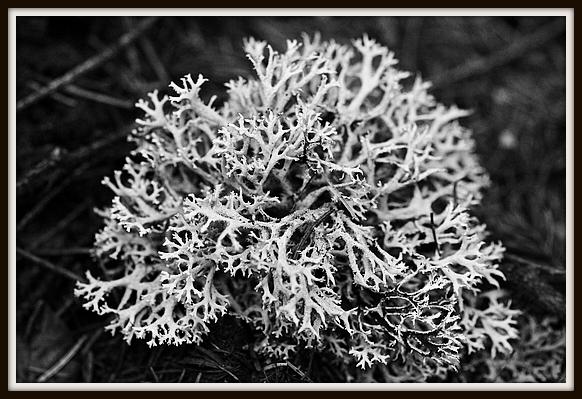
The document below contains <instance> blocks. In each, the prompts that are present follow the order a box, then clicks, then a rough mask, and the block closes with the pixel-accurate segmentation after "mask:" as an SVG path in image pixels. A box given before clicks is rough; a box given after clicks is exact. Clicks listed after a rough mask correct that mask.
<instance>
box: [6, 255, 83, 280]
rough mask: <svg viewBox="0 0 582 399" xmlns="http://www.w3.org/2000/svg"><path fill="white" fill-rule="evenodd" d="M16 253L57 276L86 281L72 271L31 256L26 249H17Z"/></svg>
mask: <svg viewBox="0 0 582 399" xmlns="http://www.w3.org/2000/svg"><path fill="white" fill-rule="evenodd" d="M16 253H17V254H19V255H20V256H22V257H24V258H26V259H28V260H31V261H33V262H34V263H36V264H37V265H40V266H43V267H44V268H45V269H48V270H50V271H53V272H55V273H57V274H60V275H61V276H64V277H66V278H68V279H70V280H73V281H75V282H77V281H86V280H85V278H84V277H81V276H79V275H77V274H76V273H74V272H72V271H70V270H67V269H64V268H62V267H59V266H57V265H55V264H53V263H51V262H49V261H48V260H45V259H42V258H39V257H38V256H36V255H33V254H31V253H30V252H28V251H27V250H25V249H22V248H20V247H16Z"/></svg>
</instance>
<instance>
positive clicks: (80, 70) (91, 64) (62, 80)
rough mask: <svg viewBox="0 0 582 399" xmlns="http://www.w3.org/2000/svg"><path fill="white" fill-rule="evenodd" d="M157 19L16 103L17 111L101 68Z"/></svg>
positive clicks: (144, 22)
mask: <svg viewBox="0 0 582 399" xmlns="http://www.w3.org/2000/svg"><path fill="white" fill-rule="evenodd" d="M157 19H158V17H149V18H146V19H144V20H143V21H141V22H140V23H139V24H138V25H137V26H136V27H135V29H133V30H131V31H130V32H127V33H126V34H124V35H123V36H121V37H120V38H119V40H118V41H117V42H116V43H115V44H113V45H112V46H109V47H107V48H106V49H105V50H103V51H102V52H101V53H99V54H96V55H94V56H93V57H91V58H89V59H88V60H86V61H85V62H83V63H81V64H79V65H77V66H76V67H75V68H73V69H71V70H70V71H69V72H67V73H65V74H64V75H62V76H61V77H59V78H56V79H54V80H53V81H52V82H50V83H49V84H48V85H46V86H45V87H43V88H41V89H39V90H38V91H37V92H35V93H32V94H30V95H29V96H27V97H25V98H23V99H22V100H19V101H18V102H17V103H16V111H17V112H20V111H22V110H24V109H26V108H27V107H29V106H30V105H32V104H34V103H36V102H38V101H39V100H41V99H43V98H44V97H46V96H48V95H49V94H51V93H53V92H54V91H56V90H58V89H59V88H61V87H63V86H64V85H66V84H68V83H71V82H72V81H73V80H75V79H77V78H78V77H79V76H81V75H84V74H85V73H87V72H89V71H91V70H93V69H95V68H97V67H99V66H100V65H101V64H103V63H104V62H106V61H107V60H109V59H110V58H112V57H113V56H114V55H115V54H117V53H118V52H119V50H121V49H123V48H125V47H127V46H128V45H129V44H131V43H133V42H134V41H135V40H136V39H138V38H139V37H140V36H141V35H142V34H143V33H144V32H145V31H146V30H147V29H148V28H149V27H151V26H152V25H153V24H154V22H156V20H157Z"/></svg>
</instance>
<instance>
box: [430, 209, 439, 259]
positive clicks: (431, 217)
mask: <svg viewBox="0 0 582 399" xmlns="http://www.w3.org/2000/svg"><path fill="white" fill-rule="evenodd" d="M434 226H435V225H434V213H432V212H431V213H430V230H431V231H432V239H433V240H434V245H435V246H436V251H437V254H438V255H439V258H440V256H441V250H440V248H439V242H438V240H437V235H436V230H435V228H434Z"/></svg>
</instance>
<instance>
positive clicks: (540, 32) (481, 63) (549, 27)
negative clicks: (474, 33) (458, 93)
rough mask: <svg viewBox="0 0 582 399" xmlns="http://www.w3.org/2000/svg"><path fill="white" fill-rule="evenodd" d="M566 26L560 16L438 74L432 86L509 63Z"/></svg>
mask: <svg viewBox="0 0 582 399" xmlns="http://www.w3.org/2000/svg"><path fill="white" fill-rule="evenodd" d="M565 28H566V23H565V20H564V19H563V18H558V19H557V20H555V21H553V22H550V23H548V24H546V25H544V26H542V27H541V28H539V29H537V30H536V31H535V32H533V33H532V34H530V35H527V36H524V37H521V38H519V39H517V40H515V41H513V42H512V43H511V44H510V45H509V46H507V47H505V48H503V49H501V50H498V51H496V52H494V53H492V54H491V55H489V56H488V57H478V58H475V59H472V60H469V61H467V62H465V63H464V64H462V65H459V66H458V67H455V68H453V69H452V70H449V71H446V72H444V73H443V74H441V75H439V76H436V77H435V78H433V79H431V80H432V83H433V84H432V87H433V88H440V87H444V86H447V85H450V84H453V83H456V82H459V81H461V80H465V79H467V78H470V77H473V76H475V75H482V74H484V73H487V72H489V71H490V70H492V69H494V68H497V67H499V66H502V65H505V64H508V63H510V62H512V61H514V60H516V59H518V58H519V57H521V56H523V55H524V54H526V53H527V52H528V51H531V50H533V49H535V48H536V47H540V46H542V45H544V44H545V43H547V42H549V41H550V40H552V39H554V38H555V37H556V36H558V35H560V34H562V33H563V32H564V30H565Z"/></svg>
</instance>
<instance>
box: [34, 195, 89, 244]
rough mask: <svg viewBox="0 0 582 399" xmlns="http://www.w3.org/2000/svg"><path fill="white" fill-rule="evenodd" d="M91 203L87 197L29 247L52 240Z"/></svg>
mask: <svg viewBox="0 0 582 399" xmlns="http://www.w3.org/2000/svg"><path fill="white" fill-rule="evenodd" d="M90 205H91V200H90V199H86V200H85V201H82V202H81V203H80V204H79V205H77V206H76V207H75V208H73V210H72V211H71V212H69V213H68V214H67V215H66V216H65V217H63V218H62V219H61V220H60V221H59V222H57V223H56V224H55V225H54V226H52V227H51V228H50V229H48V230H46V231H45V232H44V233H43V234H41V235H40V237H38V238H36V239H35V240H34V241H33V243H32V244H30V245H29V246H28V247H29V248H30V249H32V250H34V249H36V248H37V247H38V246H39V245H40V244H43V243H44V242H46V241H48V240H50V239H51V238H52V237H54V236H55V235H56V234H58V233H59V232H60V231H62V230H63V229H65V228H66V227H67V226H68V225H69V224H70V223H71V222H72V221H73V220H75V219H76V218H77V217H78V216H79V215H81V213H83V212H84V211H85V210H86V209H87V208H88V207H89V206H90Z"/></svg>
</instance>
